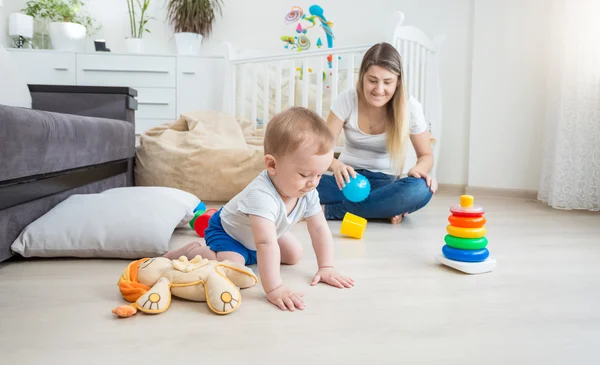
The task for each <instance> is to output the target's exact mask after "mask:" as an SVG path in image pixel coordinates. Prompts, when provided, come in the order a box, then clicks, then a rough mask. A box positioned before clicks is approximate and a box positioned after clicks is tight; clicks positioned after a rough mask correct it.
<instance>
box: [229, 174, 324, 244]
mask: <svg viewBox="0 0 600 365" xmlns="http://www.w3.org/2000/svg"><path fill="white" fill-rule="evenodd" d="M320 211H321V204H320V200H319V193H318V192H317V190H316V189H315V190H311V191H310V192H308V193H307V194H305V195H304V196H302V197H301V198H300V199H298V202H297V203H296V206H295V207H294V209H293V210H292V212H291V213H290V214H289V215H288V214H287V209H286V207H285V203H284V202H283V200H282V199H281V197H280V196H279V193H278V192H277V190H276V189H275V186H274V185H273V182H272V181H271V178H270V177H269V173H268V172H267V170H264V171H262V172H261V173H260V174H258V176H257V177H256V178H254V180H253V181H252V182H250V184H248V186H246V187H245V188H244V190H242V191H241V192H240V193H239V194H238V195H236V196H235V197H233V199H231V200H230V201H229V202H228V203H227V204H225V206H224V207H223V210H221V224H222V225H223V229H224V230H225V232H227V234H228V235H230V236H231V237H233V238H234V239H236V240H237V241H238V242H240V243H241V244H243V245H244V246H245V247H246V248H248V249H250V250H256V243H255V242H254V234H253V233H252V225H251V224H250V216H249V215H257V216H260V217H263V218H266V219H268V220H270V221H272V222H273V223H275V229H276V230H277V238H279V237H281V236H282V235H283V234H284V233H286V232H287V231H288V230H289V229H290V228H291V227H292V226H293V225H294V224H296V223H298V221H299V220H300V219H301V218H302V217H306V218H308V217H312V216H313V215H315V214H317V213H319V212H320Z"/></svg>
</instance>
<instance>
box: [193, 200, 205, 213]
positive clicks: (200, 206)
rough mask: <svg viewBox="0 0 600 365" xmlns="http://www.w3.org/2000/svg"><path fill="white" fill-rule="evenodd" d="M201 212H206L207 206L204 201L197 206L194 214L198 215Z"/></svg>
mask: <svg viewBox="0 0 600 365" xmlns="http://www.w3.org/2000/svg"><path fill="white" fill-rule="evenodd" d="M199 210H204V211H206V204H204V202H203V201H201V202H200V203H198V205H197V206H196V209H194V213H196V212H197V211H199Z"/></svg>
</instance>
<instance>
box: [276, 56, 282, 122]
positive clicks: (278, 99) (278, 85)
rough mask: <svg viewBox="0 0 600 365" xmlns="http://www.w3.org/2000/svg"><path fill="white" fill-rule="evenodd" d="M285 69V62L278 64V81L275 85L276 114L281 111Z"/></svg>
mask: <svg viewBox="0 0 600 365" xmlns="http://www.w3.org/2000/svg"><path fill="white" fill-rule="evenodd" d="M282 68H283V61H279V62H277V80H276V85H275V113H279V112H280V111H281V78H282V77H283V75H282V74H281V70H282Z"/></svg>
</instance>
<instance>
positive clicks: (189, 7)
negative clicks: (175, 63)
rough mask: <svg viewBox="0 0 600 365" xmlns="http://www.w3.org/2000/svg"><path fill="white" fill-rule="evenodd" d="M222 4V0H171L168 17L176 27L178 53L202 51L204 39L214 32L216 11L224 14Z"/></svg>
mask: <svg viewBox="0 0 600 365" xmlns="http://www.w3.org/2000/svg"><path fill="white" fill-rule="evenodd" d="M222 4H223V2H222V0H169V8H168V17H169V21H170V23H171V24H172V25H173V27H174V28H175V44H176V46H177V53H179V54H184V55H197V54H199V53H200V45H201V44H202V39H203V38H206V37H208V36H209V35H210V33H211V32H212V25H213V23H214V21H215V13H216V11H218V12H219V14H220V15H221V16H222V15H223V11H222V9H221V5H222Z"/></svg>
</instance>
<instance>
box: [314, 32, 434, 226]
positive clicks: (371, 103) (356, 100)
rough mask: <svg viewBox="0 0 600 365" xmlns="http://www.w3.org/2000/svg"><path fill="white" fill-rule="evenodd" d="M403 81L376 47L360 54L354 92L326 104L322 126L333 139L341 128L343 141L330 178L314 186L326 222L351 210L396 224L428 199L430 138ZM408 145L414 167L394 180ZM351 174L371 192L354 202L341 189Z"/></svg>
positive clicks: (389, 54)
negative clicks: (366, 182) (412, 151)
mask: <svg viewBox="0 0 600 365" xmlns="http://www.w3.org/2000/svg"><path fill="white" fill-rule="evenodd" d="M404 83H405V76H404V75H403V74H402V67H401V60H400V55H399V54H398V51H397V50H396V49H395V48H394V47H393V46H392V45H390V44H389V43H379V44H376V45H374V46H373V47H371V48H370V49H369V50H368V51H367V52H366V53H365V55H364V57H363V61H362V64H361V66H360V72H359V76H358V82H357V85H356V89H354V88H352V89H350V90H347V91H345V92H343V93H341V94H340V95H339V96H338V98H337V99H336V100H335V101H334V102H333V104H332V105H331V111H330V112H329V116H328V117H327V125H328V126H329V128H330V129H331V131H332V132H333V133H334V135H335V136H336V137H337V136H339V134H340V132H341V131H342V130H343V131H344V137H345V143H344V149H343V151H342V153H341V154H340V156H339V158H338V159H335V158H334V159H333V162H332V163H331V166H330V167H329V169H330V170H331V171H332V172H333V176H331V175H326V176H323V177H322V179H321V182H320V183H319V186H318V187H317V190H318V192H319V197H320V199H321V204H323V210H324V212H325V217H326V218H327V219H338V220H340V219H343V218H344V214H345V213H346V212H350V213H353V214H356V215H358V216H361V217H363V218H366V219H390V220H391V222H392V223H394V224H396V223H400V221H402V217H404V216H406V215H407V214H408V213H412V212H414V211H416V210H418V209H421V208H422V207H424V206H425V205H426V204H427V203H428V202H429V200H431V197H432V195H433V193H434V192H435V187H434V186H435V183H433V182H432V179H431V177H430V176H429V173H430V171H431V169H432V167H433V152H432V150H431V146H430V134H429V131H428V128H427V123H426V121H425V117H424V115H423V110H422V107H421V104H420V103H419V102H418V101H417V100H416V99H415V98H413V97H409V96H408V95H406V91H405V85H404ZM409 138H410V140H409ZM410 142H412V146H413V148H414V149H415V152H416V155H417V163H416V164H415V166H413V167H412V168H411V169H410V170H409V171H408V173H407V176H406V177H404V178H399V177H400V175H401V174H402V169H403V165H404V158H405V154H406V148H408V145H409V144H410ZM356 173H359V174H362V175H363V176H365V177H366V178H367V179H368V180H369V182H370V183H371V194H370V195H369V197H368V198H367V199H365V200H363V201H362V202H358V203H353V202H351V201H349V200H347V199H346V198H345V197H344V195H343V193H342V188H343V187H344V186H345V183H346V182H350V177H356Z"/></svg>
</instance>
